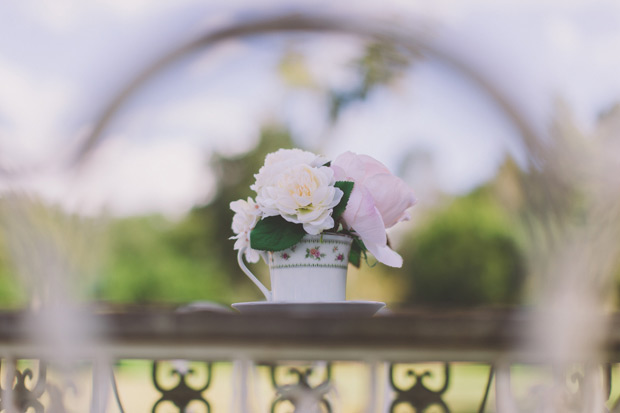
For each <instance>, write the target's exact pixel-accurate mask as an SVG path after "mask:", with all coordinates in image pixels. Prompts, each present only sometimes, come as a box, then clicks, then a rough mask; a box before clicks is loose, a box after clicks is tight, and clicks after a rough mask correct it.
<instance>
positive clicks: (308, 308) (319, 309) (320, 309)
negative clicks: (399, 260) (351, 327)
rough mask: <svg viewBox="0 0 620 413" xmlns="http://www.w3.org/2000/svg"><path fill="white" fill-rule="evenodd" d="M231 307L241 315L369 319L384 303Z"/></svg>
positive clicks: (260, 303)
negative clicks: (359, 317) (333, 316)
mask: <svg viewBox="0 0 620 413" xmlns="http://www.w3.org/2000/svg"><path fill="white" fill-rule="evenodd" d="M232 307H233V308H234V309H235V310H237V311H239V312H240V313H242V314H274V313H275V314H294V315H300V314H303V315H306V314H316V315H329V314H347V315H349V314H351V315H356V316H361V317H370V316H372V315H374V314H375V313H376V312H377V311H379V310H381V309H382V308H383V307H385V303H382V302H379V301H329V302H316V303H292V302H273V301H252V302H247V303H234V304H232Z"/></svg>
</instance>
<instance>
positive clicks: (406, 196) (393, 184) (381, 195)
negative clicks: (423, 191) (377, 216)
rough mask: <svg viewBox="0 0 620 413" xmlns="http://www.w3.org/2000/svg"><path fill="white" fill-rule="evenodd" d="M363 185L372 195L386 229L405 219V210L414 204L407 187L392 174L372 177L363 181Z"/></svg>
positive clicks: (414, 201)
mask: <svg viewBox="0 0 620 413" xmlns="http://www.w3.org/2000/svg"><path fill="white" fill-rule="evenodd" d="M365 185H366V188H368V190H369V191H370V193H372V196H373V198H374V200H375V206H376V207H377V208H378V209H379V212H381V216H382V217H383V222H384V223H385V227H386V228H390V227H392V226H393V225H395V224H396V223H398V222H400V221H403V220H405V219H407V217H408V215H407V212H406V210H407V208H409V207H412V206H413V205H415V203H416V199H415V196H414V195H413V191H412V190H411V188H409V185H407V184H406V183H405V181H403V180H402V179H400V178H399V177H397V176H394V175H392V174H378V175H375V176H372V177H370V178H368V179H367V180H366V181H365Z"/></svg>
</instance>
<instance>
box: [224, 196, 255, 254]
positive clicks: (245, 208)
mask: <svg viewBox="0 0 620 413" xmlns="http://www.w3.org/2000/svg"><path fill="white" fill-rule="evenodd" d="M230 209H232V210H233V211H234V212H235V215H234V216H233V222H232V230H233V232H234V233H235V234H236V235H235V236H233V237H231V239H236V240H237V241H235V249H236V250H240V249H241V248H244V247H245V248H246V250H245V259H246V260H248V262H258V260H259V258H260V255H259V254H258V251H256V250H253V249H252V248H250V231H252V230H253V229H254V227H255V226H256V223H257V222H258V221H259V219H260V217H261V215H262V213H261V210H260V208H259V207H258V205H257V204H256V202H254V200H253V199H252V198H248V200H247V201H244V200H243V199H240V200H238V201H234V202H231V203H230Z"/></svg>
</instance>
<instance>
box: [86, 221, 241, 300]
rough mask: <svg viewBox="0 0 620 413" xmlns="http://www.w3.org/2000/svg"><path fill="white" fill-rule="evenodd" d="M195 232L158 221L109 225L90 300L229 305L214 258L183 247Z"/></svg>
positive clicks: (227, 285)
mask: <svg viewBox="0 0 620 413" xmlns="http://www.w3.org/2000/svg"><path fill="white" fill-rule="evenodd" d="M198 230H199V232H201V233H204V231H208V228H204V229H198ZM194 231H195V227H194V228H192V227H191V226H188V225H187V224H186V223H184V222H181V223H172V222H170V221H168V220H166V219H165V218H163V217H161V216H150V217H140V218H131V219H123V220H118V221H116V222H113V223H112V224H111V228H110V233H109V250H108V257H107V258H108V259H107V260H106V261H105V263H106V265H105V267H104V269H103V273H102V277H101V278H100V280H99V282H98V283H97V285H96V289H95V291H94V292H93V295H94V296H95V297H96V298H98V299H102V300H109V301H116V302H132V303H153V302H168V303H184V302H189V301H196V300H210V301H219V302H226V301H228V299H229V295H230V291H231V286H230V282H229V280H228V278H227V277H226V275H225V274H224V273H222V271H221V268H220V267H219V265H218V260H217V257H215V256H213V254H212V253H211V252H210V251H209V250H208V249H207V250H205V251H202V250H199V249H196V248H195V246H193V245H192V243H188V242H187V240H188V238H190V237H191V235H192V233H193V232H194Z"/></svg>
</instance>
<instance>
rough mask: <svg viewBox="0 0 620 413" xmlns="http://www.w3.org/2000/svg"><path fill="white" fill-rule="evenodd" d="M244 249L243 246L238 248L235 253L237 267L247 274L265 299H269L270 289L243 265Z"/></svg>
mask: <svg viewBox="0 0 620 413" xmlns="http://www.w3.org/2000/svg"><path fill="white" fill-rule="evenodd" d="M245 250H246V248H245V247H244V248H241V249H240V250H239V253H238V254H237V262H238V263H239V267H241V270H242V271H243V272H244V273H245V275H247V276H248V277H249V278H250V280H252V282H253V283H254V284H256V286H257V287H258V289H259V290H260V291H261V292H262V293H263V294H264V295H265V298H266V299H267V301H271V291H269V290H268V289H267V287H265V286H264V285H263V283H262V282H260V281H259V280H258V278H256V276H255V275H254V274H252V272H251V271H250V270H249V269H248V267H246V266H245V262H243V255H244V254H245Z"/></svg>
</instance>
